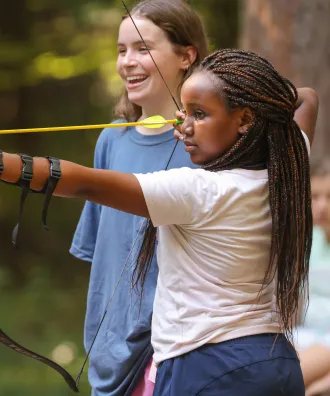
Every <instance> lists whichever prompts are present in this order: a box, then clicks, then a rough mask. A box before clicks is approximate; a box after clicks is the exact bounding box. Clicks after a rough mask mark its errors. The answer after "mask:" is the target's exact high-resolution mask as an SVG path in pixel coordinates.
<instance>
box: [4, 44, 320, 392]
mask: <svg viewBox="0 0 330 396" xmlns="http://www.w3.org/2000/svg"><path fill="white" fill-rule="evenodd" d="M181 100H182V103H183V106H184V110H183V111H182V112H179V113H178V114H177V116H178V118H181V119H182V120H183V123H182V124H181V125H179V126H178V125H177V126H176V128H177V131H176V137H177V138H178V139H180V140H182V141H183V142H184V144H185V151H186V152H188V153H189V154H190V157H191V160H192V162H193V163H195V164H196V165H200V166H201V168H200V169H190V168H180V169H172V170H169V171H160V172H156V173H149V174H128V173H121V172H116V171H109V170H96V169H90V168H85V167H82V166H80V165H77V164H74V163H71V162H67V161H62V160H61V162H60V163H61V168H62V178H61V179H60V180H59V182H58V184H57V187H56V190H55V195H57V196H62V197H70V198H83V199H87V200H90V201H93V202H97V203H99V204H102V205H107V206H110V207H113V208H115V209H118V210H121V211H124V212H129V213H133V214H136V215H139V216H144V217H146V218H149V219H150V220H151V223H150V224H149V226H148V227H147V229H146V232H145V238H144V241H143V243H142V246H141V251H140V255H139V259H138V264H137V268H136V272H135V278H134V282H135V283H136V282H137V279H138V280H140V281H141V282H142V284H143V280H144V278H145V275H146V273H147V271H148V267H149V263H150V262H149V258H150V257H151V256H152V252H151V251H150V250H149V249H150V246H152V245H155V244H157V255H158V265H159V275H158V283H157V288H156V297H155V302H154V311H153V322H152V344H153V347H154V360H155V363H156V365H157V378H156V384H155V390H154V393H153V394H154V395H155V396H192V395H203V396H207V395H209V396H216V395H220V396H221V395H226V396H234V395H235V396H237V395H244V396H259V395H260V396H264V395H269V396H277V395H278V396H279V395H294V396H302V395H304V393H305V391H304V383H303V378H302V374H301V368H300V364H299V360H298V357H297V354H296V352H295V350H294V348H293V347H292V345H291V343H290V342H289V341H290V336H291V332H292V326H293V318H294V316H295V314H296V312H297V306H298V300H299V296H300V294H301V293H302V292H303V290H304V288H305V285H306V281H307V275H308V264H309V256H310V248H311V239H312V238H311V233H312V216H311V193H310V178H309V150H310V143H311V142H312V139H313V134H314V129H315V122H316V116H317V108H318V100H317V95H316V94H315V92H314V91H313V90H311V89H307V88H305V89H300V90H297V89H296V88H295V87H294V86H293V85H292V84H291V83H290V82H289V81H288V80H286V79H285V78H283V77H282V76H280V74H279V73H278V72H277V71H276V70H275V69H274V68H273V66H272V65H271V64H270V63H269V62H267V61H266V60H265V59H263V58H261V57H259V56H258V55H256V54H254V53H251V52H247V51H240V50H220V51H217V52H215V53H213V54H212V55H210V56H209V57H207V58H205V60H204V61H203V62H202V63H201V66H200V67H199V68H198V69H197V70H196V71H194V72H193V74H192V76H190V77H189V78H188V79H187V80H186V81H185V83H184V84H183V87H182V92H181ZM302 130H303V131H304V132H302ZM3 164H4V170H3V172H2V175H1V178H2V179H3V180H5V181H7V182H16V181H17V179H19V177H20V172H21V168H22V161H21V158H20V157H19V156H17V155H14V154H7V153H3ZM33 166H34V175H33V177H32V181H31V187H30V188H31V189H33V190H37V191H38V190H42V189H43V187H44V185H45V183H46V181H47V178H48V176H49V165H48V161H47V160H46V159H44V158H34V163H33ZM152 227H157V232H158V233H157V241H158V243H157V241H156V239H155V229H154V228H152ZM138 285H139V283H138Z"/></svg>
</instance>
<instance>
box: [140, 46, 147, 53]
mask: <svg viewBox="0 0 330 396" xmlns="http://www.w3.org/2000/svg"><path fill="white" fill-rule="evenodd" d="M139 51H140V52H148V48H147V47H141V48H140V49H139Z"/></svg>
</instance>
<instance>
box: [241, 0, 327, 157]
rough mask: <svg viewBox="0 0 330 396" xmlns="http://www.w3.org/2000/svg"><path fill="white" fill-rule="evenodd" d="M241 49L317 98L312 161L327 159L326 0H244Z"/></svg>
mask: <svg viewBox="0 0 330 396" xmlns="http://www.w3.org/2000/svg"><path fill="white" fill-rule="evenodd" d="M242 19H243V20H242V31H241V40H240V41H241V43H240V44H241V47H242V48H244V49H248V50H251V51H254V52H257V53H258V54H260V55H262V56H264V57H266V58H267V59H268V60H269V61H270V62H272V63H273V65H274V66H275V67H276V68H277V69H278V70H279V71H280V73H281V74H283V75H284V76H285V77H287V78H289V79H290V80H291V81H292V82H293V83H294V84H295V85H296V86H297V87H303V86H308V87H312V88H314V89H315V90H316V91H317V93H318V95H319V99H320V110H319V116H318V121H317V133H316V136H315V140H314V143H313V150H312V154H313V157H325V156H329V155H330V131H329V130H328V129H329V126H328V123H327V119H326V114H327V112H329V110H330V109H329V103H330V45H329V42H330V1H329V0H313V1H311V0H244V1H243V10H242Z"/></svg>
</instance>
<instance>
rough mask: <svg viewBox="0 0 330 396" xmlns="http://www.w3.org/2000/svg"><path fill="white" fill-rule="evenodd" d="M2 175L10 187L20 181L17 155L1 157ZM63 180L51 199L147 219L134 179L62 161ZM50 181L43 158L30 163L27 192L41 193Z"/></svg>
mask: <svg viewBox="0 0 330 396" xmlns="http://www.w3.org/2000/svg"><path fill="white" fill-rule="evenodd" d="M3 163H4V171H3V173H2V175H1V179H2V180H4V181H7V182H10V183H15V182H16V181H17V180H19V178H20V175H21V170H22V161H21V158H20V157H19V156H18V155H16V154H8V153H3ZM61 170H62V177H61V179H60V180H59V182H58V183H57V186H56V189H55V192H54V195H57V196H60V197H66V198H81V199H84V200H88V201H92V202H95V203H98V204H101V205H105V206H111V207H113V208H115V209H118V210H122V211H125V212H128V213H132V214H137V215H139V216H143V217H149V214H148V210H147V206H146V203H145V200H144V196H143V192H142V190H141V187H140V184H139V182H138V180H137V178H136V177H135V176H134V175H132V174H128V173H122V172H115V171H109V170H101V169H93V168H87V167H84V166H81V165H78V164H75V163H73V162H69V161H64V160H61ZM48 177H49V162H48V160H47V159H46V158H39V157H35V158H34V159H33V179H32V180H31V184H30V188H31V189H32V190H36V191H39V190H41V189H42V188H43V187H44V185H45V183H46V182H47V179H48Z"/></svg>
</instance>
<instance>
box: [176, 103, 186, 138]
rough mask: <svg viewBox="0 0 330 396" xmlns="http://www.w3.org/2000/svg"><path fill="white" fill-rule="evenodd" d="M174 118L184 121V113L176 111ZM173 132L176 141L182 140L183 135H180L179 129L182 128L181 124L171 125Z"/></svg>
mask: <svg viewBox="0 0 330 396" xmlns="http://www.w3.org/2000/svg"><path fill="white" fill-rule="evenodd" d="M175 117H176V118H177V119H178V120H183V121H184V119H185V113H184V112H183V111H182V110H180V111H179V110H177V111H176V112H175ZM173 126H174V128H175V131H174V138H175V139H177V140H183V135H182V133H181V128H182V124H173Z"/></svg>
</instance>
